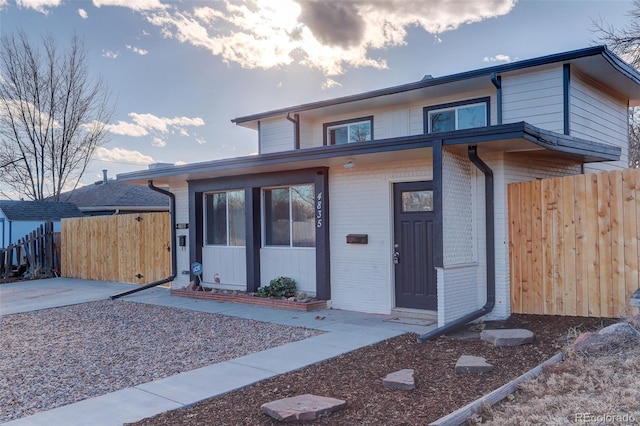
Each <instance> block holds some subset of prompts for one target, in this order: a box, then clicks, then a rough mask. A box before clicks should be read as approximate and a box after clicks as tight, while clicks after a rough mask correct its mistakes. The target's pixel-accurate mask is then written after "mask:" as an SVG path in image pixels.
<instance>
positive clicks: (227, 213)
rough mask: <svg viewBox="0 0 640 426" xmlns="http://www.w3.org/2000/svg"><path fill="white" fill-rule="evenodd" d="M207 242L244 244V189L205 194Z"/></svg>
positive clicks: (207, 243)
mask: <svg viewBox="0 0 640 426" xmlns="http://www.w3.org/2000/svg"><path fill="white" fill-rule="evenodd" d="M204 205H205V214H204V222H205V226H204V229H205V238H204V241H205V244H206V245H214V246H244V245H245V244H246V243H245V218H244V190H240V191H223V192H210V193H205V194H204Z"/></svg>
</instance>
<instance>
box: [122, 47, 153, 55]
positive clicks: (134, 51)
mask: <svg viewBox="0 0 640 426" xmlns="http://www.w3.org/2000/svg"><path fill="white" fill-rule="evenodd" d="M127 49H129V50H131V51H132V52H133V53H135V54H138V55H140V56H144V55H146V54H147V53H149V51H148V50H145V49H140V48H138V47H135V46H131V45H129V44H127Z"/></svg>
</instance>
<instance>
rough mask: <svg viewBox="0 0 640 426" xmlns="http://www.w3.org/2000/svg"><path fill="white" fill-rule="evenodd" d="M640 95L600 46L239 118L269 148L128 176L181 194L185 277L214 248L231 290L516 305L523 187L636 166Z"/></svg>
mask: <svg viewBox="0 0 640 426" xmlns="http://www.w3.org/2000/svg"><path fill="white" fill-rule="evenodd" d="M639 103H640V74H639V73H638V72H636V71H635V70H634V69H633V68H632V67H631V66H629V65H628V64H626V63H625V62H623V61H622V60H621V59H620V58H619V57H617V56H615V55H614V54H613V53H612V52H610V51H609V50H607V49H606V48H605V47H602V46H598V47H591V48H586V49H582V50H577V51H571V52H565V53H560V54H553V55H549V56H544V57H540V58H535V59H529V60H523V61H519V62H513V63H508V64H504V65H498V66H493V67H489V68H483V69H478V70H474V71H469V72H463V73H460V74H453V75H448V76H444V77H436V78H433V77H430V76H427V77H425V78H423V79H422V80H420V81H416V82H413V83H409V84H404V85H400V86H395V87H389V88H383V89H379V90H375V91H371V92H367V93H361V94H356V95H352V96H346V97H340V98H336V99H330V100H325V101H320V102H312V103H307V104H302V105H294V106H291V107H288V108H281V109H276V110H273V111H267V112H263V113H258V114H254V115H248V116H244V117H238V118H235V119H233V120H232V121H233V122H234V123H235V124H237V125H239V126H244V127H248V128H251V129H254V130H256V131H257V136H258V146H259V153H258V155H255V156H246V157H240V158H233V159H225V160H215V161H208V162H202V163H194V164H187V165H182V166H176V167H172V168H163V169H156V170H145V171H138V172H132V173H127V174H123V175H119V176H118V179H119V180H124V181H129V182H134V183H147V181H152V182H153V183H154V184H156V185H163V186H168V187H169V188H170V191H171V192H172V193H173V194H174V195H175V204H176V208H175V212H174V214H175V220H176V221H177V222H178V223H180V224H184V225H182V226H181V227H180V228H181V229H178V230H177V234H178V237H179V236H186V238H187V241H188V242H187V243H186V247H185V250H177V251H176V256H177V264H178V275H177V278H176V280H175V281H174V283H173V286H174V287H175V288H180V287H182V286H184V285H185V284H187V283H188V281H189V279H190V277H189V275H188V274H184V273H181V272H182V271H185V272H186V271H189V265H190V264H191V262H194V261H198V262H201V263H202V265H203V280H204V282H205V283H207V282H209V283H213V280H214V276H218V277H219V278H220V281H221V283H222V284H221V285H222V287H223V288H228V289H241V290H247V291H255V290H256V289H257V288H258V287H259V286H260V285H265V284H268V282H269V280H271V279H272V278H275V277H277V276H282V275H284V276H290V277H292V278H294V279H295V280H296V281H297V282H298V287H299V289H300V290H301V291H305V292H308V293H311V294H314V295H316V296H317V297H318V298H321V299H326V300H328V301H329V303H330V306H332V307H334V308H339V309H347V310H355V311H363V312H375V313H385V314H389V313H391V312H394V310H399V311H402V310H406V311H409V312H411V311H416V312H433V313H435V312H437V317H438V323H439V325H441V326H442V325H443V324H445V323H449V322H450V321H452V320H455V319H457V318H460V317H463V316H465V315H466V314H468V313H470V312H476V311H478V310H480V309H481V308H482V307H487V306H489V309H487V310H486V311H484V312H481V314H485V313H487V312H489V310H491V309H492V311H491V313H490V316H489V318H505V317H507V316H509V314H510V307H509V300H510V295H509V263H508V245H509V241H508V224H507V193H506V187H507V184H508V183H511V182H517V181H526V180H532V179H538V178H547V177H554V176H563V175H571V174H579V173H583V172H590V171H597V170H601V169H610V168H623V167H626V166H627V157H628V155H627V153H628V109H629V107H631V106H636V105H638V104H639ZM187 225H188V228H187ZM183 241H184V240H183Z"/></svg>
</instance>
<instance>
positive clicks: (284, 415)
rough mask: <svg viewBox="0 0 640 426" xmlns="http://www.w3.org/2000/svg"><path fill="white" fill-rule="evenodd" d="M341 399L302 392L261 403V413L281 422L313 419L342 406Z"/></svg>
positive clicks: (343, 402)
mask: <svg viewBox="0 0 640 426" xmlns="http://www.w3.org/2000/svg"><path fill="white" fill-rule="evenodd" d="M345 405H347V403H346V401H343V400H342V399H336V398H329V397H326V396H319V395H312V394H304V395H298V396H294V397H290V398H282V399H278V400H276V401H271V402H267V403H266V404H262V407H260V409H261V410H262V412H263V413H265V414H267V415H269V416H271V417H273V418H274V419H276V420H278V421H281V422H296V421H306V420H315V419H318V418H320V417H324V416H328V415H329V414H331V413H333V412H336V411H338V410H340V409H341V408H344V406H345Z"/></svg>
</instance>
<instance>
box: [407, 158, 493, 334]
mask: <svg viewBox="0 0 640 426" xmlns="http://www.w3.org/2000/svg"><path fill="white" fill-rule="evenodd" d="M468 151H469V160H471V162H472V163H473V164H474V165H475V166H476V167H477V168H478V169H480V171H482V173H484V192H485V194H484V202H485V239H486V252H487V301H486V303H485V304H484V306H483V307H482V308H480V309H477V310H475V311H473V312H471V313H469V314H467V315H465V316H463V317H461V318H458V319H457V320H454V321H452V322H450V323H448V324H445V325H444V326H442V327H439V328H436V329H435V330H432V331H430V332H429V333H426V334H423V335H422V336H420V337H418V339H417V340H418V343H422V342H426V341H428V340H434V339H437V338H438V337H440V336H442V335H443V334H447V333H449V332H452V331H455V330H457V329H459V328H461V327H463V326H464V325H466V324H468V323H470V322H471V321H473V320H476V319H478V318H480V317H483V316H485V315H487V314H488V313H489V312H491V311H492V310H493V307H494V306H495V301H496V276H495V271H496V256H495V239H494V238H495V229H494V212H493V207H494V206H493V171H492V170H491V168H489V166H487V164H486V163H485V162H484V161H482V160H481V159H480V157H478V147H477V146H470V147H469V149H468Z"/></svg>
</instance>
